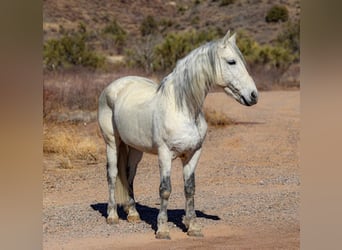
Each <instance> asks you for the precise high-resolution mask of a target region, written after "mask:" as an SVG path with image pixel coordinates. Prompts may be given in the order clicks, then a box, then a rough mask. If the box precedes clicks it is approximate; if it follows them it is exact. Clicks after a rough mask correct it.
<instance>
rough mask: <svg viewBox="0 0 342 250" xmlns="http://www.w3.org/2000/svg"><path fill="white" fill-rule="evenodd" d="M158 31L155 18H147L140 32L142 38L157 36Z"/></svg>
mask: <svg viewBox="0 0 342 250" xmlns="http://www.w3.org/2000/svg"><path fill="white" fill-rule="evenodd" d="M157 31H158V23H157V21H156V20H155V19H154V18H153V16H147V17H146V18H145V19H144V20H143V21H142V23H141V26H140V32H141V35H142V36H147V35H150V34H155V33H157Z"/></svg>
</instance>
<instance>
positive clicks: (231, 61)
mask: <svg viewBox="0 0 342 250" xmlns="http://www.w3.org/2000/svg"><path fill="white" fill-rule="evenodd" d="M227 63H228V64H229V65H235V64H236V61H235V60H227Z"/></svg>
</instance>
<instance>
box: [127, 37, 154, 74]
mask: <svg viewBox="0 0 342 250" xmlns="http://www.w3.org/2000/svg"><path fill="white" fill-rule="evenodd" d="M158 41H159V39H158V37H156V36H152V35H148V36H144V37H142V39H140V40H138V41H137V42H136V44H135V46H133V47H132V48H130V49H126V50H125V58H126V65H127V66H128V67H130V68H142V69H144V71H145V73H146V74H150V73H152V72H154V71H155V60H156V53H155V47H156V45H157V43H158Z"/></svg>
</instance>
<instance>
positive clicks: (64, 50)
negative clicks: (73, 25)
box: [43, 25, 104, 70]
mask: <svg viewBox="0 0 342 250" xmlns="http://www.w3.org/2000/svg"><path fill="white" fill-rule="evenodd" d="M87 36H88V34H87V31H86V28H85V26H84V25H80V26H79V29H78V31H76V32H71V33H70V34H68V33H66V32H64V34H63V36H62V37H61V38H60V39H50V40H47V41H46V42H45V43H44V50H43V63H44V67H45V68H46V69H48V70H55V69H59V68H70V67H72V66H84V67H90V68H100V67H102V66H104V57H102V56H99V55H97V54H96V53H94V51H93V50H92V49H91V48H89V46H88V45H87V43H86V41H87Z"/></svg>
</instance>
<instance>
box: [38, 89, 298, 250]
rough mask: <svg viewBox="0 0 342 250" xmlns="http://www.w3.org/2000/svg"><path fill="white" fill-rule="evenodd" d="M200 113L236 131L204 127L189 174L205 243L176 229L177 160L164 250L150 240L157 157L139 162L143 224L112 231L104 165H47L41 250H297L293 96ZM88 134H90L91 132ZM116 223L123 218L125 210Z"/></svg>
mask: <svg viewBox="0 0 342 250" xmlns="http://www.w3.org/2000/svg"><path fill="white" fill-rule="evenodd" d="M205 106H206V107H210V108H211V109H215V110H217V111H222V112H224V113H225V114H227V115H228V116H229V117H230V118H232V119H233V120H234V121H235V124H234V125H230V126H227V127H223V128H214V127H210V128H209V131H208V134H207V138H206V141H205V143H204V148H203V151H202V152H203V153H202V156H201V159H200V162H199V165H198V168H197V170H196V196H195V208H196V212H197V216H198V218H199V222H200V223H201V225H202V226H203V233H204V237H203V238H190V237H188V236H187V235H186V233H185V232H184V231H185V228H184V226H183V224H182V223H181V217H182V216H183V215H184V211H183V208H184V194H183V180H182V171H181V165H180V162H179V161H178V160H176V161H175V162H174V163H173V169H172V171H173V172H172V176H171V180H172V194H171V197H170V200H169V207H168V208H169V210H168V215H169V226H170V228H171V230H170V234H171V238H172V239H171V240H169V241H168V240H156V239H155V238H154V233H155V230H156V218H157V214H158V209H159V198H158V187H159V172H158V165H157V158H156V156H152V155H147V154H145V155H144V158H143V160H142V162H141V163H140V165H139V168H138V172H137V176H136V180H135V194H136V199H137V202H138V203H139V204H138V206H137V209H138V211H139V212H140V214H141V218H142V222H141V223H139V224H130V223H128V222H127V221H125V220H120V223H119V225H107V224H106V222H105V216H106V206H107V184H106V174H105V158H104V156H103V158H101V160H100V163H99V164H95V165H91V164H86V163H84V164H83V165H82V167H79V168H74V169H59V168H56V167H55V165H54V161H53V158H51V157H47V156H45V158H44V183H43V194H44V199H43V232H44V242H43V244H44V249H279V248H280V249H299V233H300V226H299V202H300V195H299V189H300V170H299V132H300V117H299V113H300V92H299V91H273V92H262V93H260V101H259V103H258V104H257V105H256V106H253V107H244V106H242V105H240V104H238V103H237V102H236V101H234V100H232V99H231V98H229V97H227V96H226V95H225V94H224V93H211V94H209V96H208V97H207V99H206V103H205ZM87 127H88V129H91V128H96V123H93V124H89V125H87ZM94 131H95V130H94ZM99 141H100V138H99ZM99 147H101V148H103V147H104V144H103V143H102V142H101V143H100V144H99ZM119 215H120V216H121V218H122V219H124V218H125V215H124V213H123V211H122V210H120V211H119Z"/></svg>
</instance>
